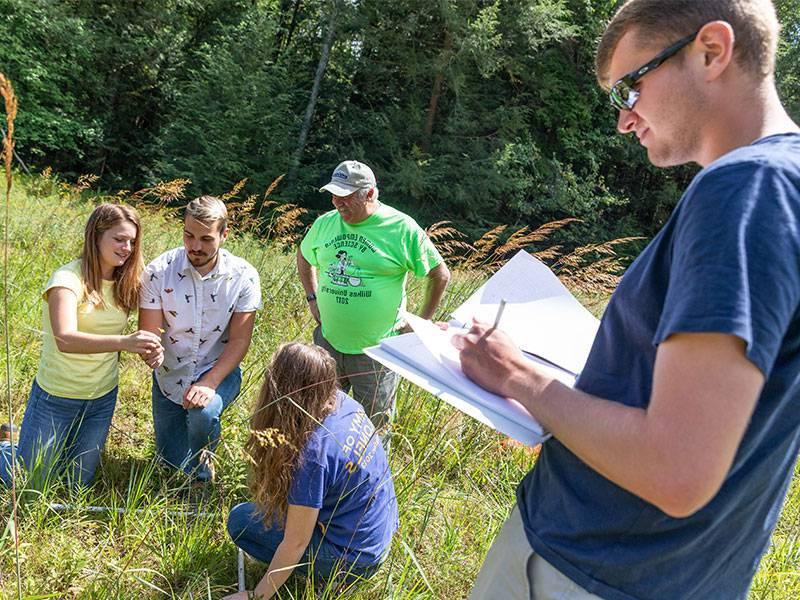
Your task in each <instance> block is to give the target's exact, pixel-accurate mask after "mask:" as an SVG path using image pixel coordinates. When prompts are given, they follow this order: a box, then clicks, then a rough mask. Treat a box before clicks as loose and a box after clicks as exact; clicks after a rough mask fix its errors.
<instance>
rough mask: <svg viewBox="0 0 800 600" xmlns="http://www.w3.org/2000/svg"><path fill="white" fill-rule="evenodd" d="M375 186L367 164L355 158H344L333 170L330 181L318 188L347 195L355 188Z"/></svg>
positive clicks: (373, 174)
mask: <svg viewBox="0 0 800 600" xmlns="http://www.w3.org/2000/svg"><path fill="white" fill-rule="evenodd" d="M373 187H375V173H373V172H372V169H370V168H369V167H368V166H367V165H365V164H364V163H360V162H358V161H357V160H346V161H344V162H343V163H339V166H337V167H336V168H335V169H334V170H333V174H332V175H331V182H330V183H329V184H327V185H324V186H322V187H321V188H319V191H320V192H330V193H331V194H333V195H334V196H349V195H350V194H352V193H353V192H355V191H356V190H364V189H370V188H373Z"/></svg>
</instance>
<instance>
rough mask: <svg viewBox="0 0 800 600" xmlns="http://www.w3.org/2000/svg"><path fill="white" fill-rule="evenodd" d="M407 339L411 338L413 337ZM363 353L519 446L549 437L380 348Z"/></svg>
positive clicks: (525, 421)
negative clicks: (493, 409)
mask: <svg viewBox="0 0 800 600" xmlns="http://www.w3.org/2000/svg"><path fill="white" fill-rule="evenodd" d="M407 335H409V336H412V335H414V334H407ZM400 337H403V336H400ZM392 339H399V338H392ZM364 352H365V353H366V354H367V356H369V357H371V358H373V359H375V360H377V361H378V362H379V363H381V364H383V365H384V366H386V367H388V368H389V369H391V370H392V371H395V372H396V373H398V374H399V375H400V376H401V377H403V378H404V379H407V380H408V381H410V382H411V383H413V384H414V385H418V386H419V387H421V388H422V389H425V390H428V391H429V392H430V393H432V394H433V395H435V396H436V397H437V398H440V399H442V400H444V401H445V402H446V403H448V404H449V405H450V406H452V407H453V408H455V409H457V410H459V411H460V412H462V413H464V414H465V415H468V416H470V417H472V418H473V419H476V420H477V421H479V422H481V423H483V424H484V425H488V426H489V427H491V428H492V429H494V430H496V431H499V432H500V433H502V434H504V435H507V436H509V437H511V438H514V439H515V440H517V441H519V442H521V443H523V444H527V445H528V446H535V445H536V444H540V443H542V442H543V441H545V440H546V439H547V438H548V437H549V434H547V433H545V432H543V431H542V429H541V427H539V424H538V423H536V422H535V421H533V419H530V421H528V420H517V419H512V418H508V417H505V416H503V415H501V414H499V413H496V412H494V411H492V410H490V409H489V408H487V407H485V406H483V405H481V404H478V403H476V402H473V401H471V400H466V399H465V398H464V397H463V394H462V393H461V392H458V391H456V390H455V389H453V388H451V387H449V386H447V385H445V384H444V383H442V382H441V381H437V380H434V379H433V378H432V377H431V376H429V375H428V374H427V373H425V372H424V371H422V370H421V369H418V368H417V367H415V366H414V365H412V364H410V363H408V362H406V361H405V360H404V359H402V358H399V357H397V356H396V355H394V354H392V353H391V352H387V351H386V349H385V348H384V347H382V346H372V347H371V348H365V349H364Z"/></svg>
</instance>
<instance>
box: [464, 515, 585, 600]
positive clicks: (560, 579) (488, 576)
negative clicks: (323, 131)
mask: <svg viewBox="0 0 800 600" xmlns="http://www.w3.org/2000/svg"><path fill="white" fill-rule="evenodd" d="M469 597H470V600H496V599H498V598H503V599H504V600H506V599H507V600H517V599H518V600H523V599H524V600H601V599H600V597H599V596H595V595H594V594H590V593H589V592H587V591H586V590H585V589H583V588H582V587H581V586H579V585H578V584H577V583H575V582H573V581H572V580H571V579H569V578H567V576H566V575H563V574H562V573H561V572H560V571H557V570H556V569H555V568H554V567H553V566H552V565H550V563H548V562H546V561H545V560H544V559H543V558H542V557H541V556H539V555H538V554H536V553H535V552H534V551H533V549H532V548H531V545H530V543H529V542H528V538H527V537H525V528H524V526H523V524H522V517H521V516H520V514H519V508H518V507H517V506H516V505H514V509H513V510H512V511H511V515H510V516H509V517H508V520H507V521H506V522H505V524H504V525H503V528H502V529H501V530H500V533H499V534H498V535H497V537H496V538H495V540H494V542H493V543H492V547H491V548H490V549H489V554H487V555H486V559H485V560H484V561H483V566H482V567H481V571H480V573H478V578H477V579H476V580H475V586H474V587H473V588H472V593H471V594H470V596H469Z"/></svg>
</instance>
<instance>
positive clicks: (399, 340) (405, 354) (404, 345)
mask: <svg viewBox="0 0 800 600" xmlns="http://www.w3.org/2000/svg"><path fill="white" fill-rule="evenodd" d="M445 333H446V332H442V334H443V335H445ZM379 347H380V349H381V350H384V351H385V352H388V353H389V354H391V355H392V356H394V357H395V359H396V360H397V361H400V362H401V363H403V362H405V363H407V364H408V365H410V366H411V367H413V368H414V369H416V370H418V371H421V372H422V373H424V374H425V375H426V376H427V377H428V378H429V380H430V381H431V382H432V384H433V386H432V387H433V388H434V389H431V388H428V387H426V389H428V390H429V391H432V392H433V393H435V394H437V391H434V390H435V388H436V387H445V388H449V389H452V390H453V391H455V392H456V394H458V395H460V396H461V397H462V398H463V399H464V400H466V401H468V402H470V403H471V404H473V405H474V406H476V407H477V408H478V409H479V410H480V409H488V410H489V411H490V412H493V413H497V414H500V415H502V416H504V417H505V418H507V419H510V420H512V421H516V422H518V423H521V424H525V426H526V427H527V428H528V429H530V430H531V431H535V432H536V433H538V434H540V435H543V434H544V430H543V429H542V427H541V425H539V423H537V422H536V421H535V420H534V419H533V417H532V416H531V414H530V413H529V412H528V411H527V410H525V408H524V407H523V406H522V405H521V404H520V403H519V402H517V401H516V400H509V399H506V398H503V397H501V396H498V395H497V394H493V393H492V392H489V391H487V390H485V389H483V388H482V387H480V386H479V385H478V384H476V383H474V382H472V381H471V380H470V379H468V378H467V376H466V375H464V374H463V373H462V372H461V371H460V369H459V370H458V371H457V372H456V371H454V370H453V369H451V368H447V367H445V366H444V365H443V364H442V363H441V362H440V361H439V360H438V359H437V358H436V357H434V356H433V354H431V353H430V352H429V351H428V349H427V347H426V346H425V344H424V343H423V342H422V340H421V339H420V338H419V337H418V336H417V334H416V333H409V334H406V335H400V336H395V337H391V338H387V339H384V340H382V341H381V343H380V346H379ZM437 395H438V394H437Z"/></svg>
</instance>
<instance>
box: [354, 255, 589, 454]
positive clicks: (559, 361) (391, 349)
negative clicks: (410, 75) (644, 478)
mask: <svg viewBox="0 0 800 600" xmlns="http://www.w3.org/2000/svg"><path fill="white" fill-rule="evenodd" d="M501 300H504V301H505V308H504V311H503V315H502V319H501V321H500V324H499V325H498V328H499V329H502V330H503V331H505V332H506V333H508V334H509V336H510V337H511V338H512V339H513V340H514V342H515V343H516V344H517V345H519V347H520V348H521V349H522V350H523V351H525V352H526V353H528V356H529V358H530V359H531V360H532V361H535V362H536V363H537V364H538V366H539V367H540V368H541V369H544V370H546V371H547V372H548V374H550V375H551V376H553V377H554V378H556V379H558V380H559V381H561V382H563V383H565V384H566V385H569V386H572V385H573V384H574V382H575V378H576V376H577V374H578V373H580V371H581V369H582V368H583V365H584V363H585V362H586V358H587V357H588V355H589V350H590V349H591V345H592V342H593V340H594V337H595V334H596V333H597V327H598V325H599V321H598V320H597V319H596V318H595V317H594V316H593V315H592V314H591V313H590V312H589V311H587V310H586V309H585V308H584V307H583V306H582V305H581V304H580V303H579V302H578V301H577V300H576V299H575V298H574V297H573V296H572V294H570V293H569V291H568V290H567V289H566V288H565V287H564V286H563V285H562V284H561V282H560V281H559V280H558V278H557V277H556V276H555V274H553V272H552V271H550V269H548V268H547V267H546V266H545V265H544V264H542V263H541V262H539V261H538V260H536V259H535V258H533V257H532V256H531V255H530V254H528V253H527V252H524V251H520V252H519V253H518V254H517V255H516V256H514V258H512V259H511V260H510V261H509V262H508V263H506V265H505V266H503V268H501V269H500V270H499V271H498V272H497V273H495V275H494V276H493V277H492V278H490V279H489V280H488V281H487V282H486V283H485V284H484V285H483V286H482V287H481V288H480V289H479V290H478V291H477V292H475V293H474V294H473V295H472V296H471V297H470V298H469V299H468V300H467V301H466V302H465V303H464V304H463V305H461V307H459V308H458V309H457V310H456V311H455V312H454V313H453V317H454V321H452V322H451V327H450V328H449V329H448V330H446V331H443V330H441V329H439V328H438V327H437V326H436V325H434V324H433V323H431V322H430V321H425V320H423V319H420V318H419V317H415V316H414V315H406V318H407V320H408V322H409V324H410V325H411V326H412V328H413V329H414V333H409V334H406V335H401V336H397V337H392V338H386V339H384V340H382V341H381V343H380V345H378V346H373V347H372V348H367V349H366V350H365V352H366V353H367V354H368V355H369V356H371V357H372V358H374V359H375V360H377V361H379V362H380V363H382V364H384V365H386V366H387V367H388V368H390V369H392V370H393V371H396V372H397V373H399V374H400V375H401V376H402V377H405V378H406V379H408V380H409V381H411V382H412V383H415V384H416V385H419V386H420V387H422V388H424V389H426V390H428V391H429V392H431V393H433V394H434V395H436V396H438V397H439V398H441V399H442V400H444V401H445V402H447V403H449V404H451V405H452V406H454V407H455V408H457V409H458V410H460V411H462V412H464V413H466V414H468V415H470V416H471V417H474V418H475V419H478V420H479V421H481V422H482V423H485V424H487V425H489V426H491V427H493V428H494V429H496V430H498V431H500V432H501V433H504V434H505V435H508V436H510V437H512V438H514V439H516V440H518V441H520V442H522V443H525V444H530V445H534V444H538V443H540V442H541V441H543V440H544V439H546V438H547V437H548V434H547V432H545V431H544V430H543V429H542V427H541V426H540V425H539V423H537V422H536V421H535V420H534V419H533V417H532V416H531V415H530V413H529V412H528V411H527V410H526V409H525V408H524V407H523V406H522V405H521V404H519V403H518V402H517V401H515V400H512V399H508V398H502V397H500V396H497V395H496V394H493V393H491V392H489V391H487V390H484V389H483V388H481V387H480V386H478V385H477V384H475V383H473V382H472V381H470V380H469V379H468V378H467V377H466V376H465V375H464V374H463V372H462V371H461V367H460V361H459V358H458V350H456V349H455V347H454V346H453V345H452V343H451V341H450V340H451V338H452V336H453V335H455V334H457V333H459V332H463V329H461V327H463V326H466V327H468V326H469V325H470V324H471V322H472V318H473V317H474V318H477V319H479V320H481V321H485V322H489V323H492V322H494V319H495V316H496V314H497V311H498V308H499V306H500V303H501Z"/></svg>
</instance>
